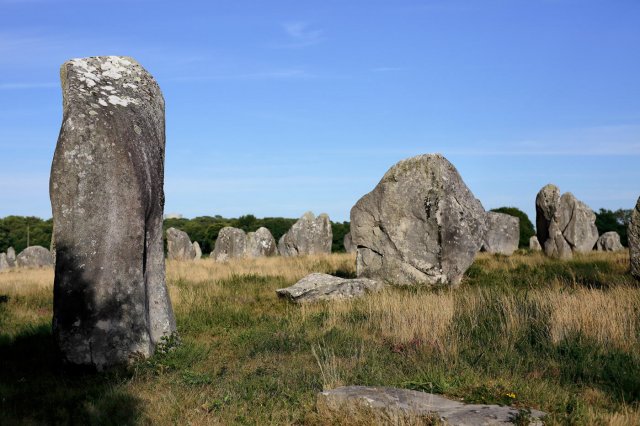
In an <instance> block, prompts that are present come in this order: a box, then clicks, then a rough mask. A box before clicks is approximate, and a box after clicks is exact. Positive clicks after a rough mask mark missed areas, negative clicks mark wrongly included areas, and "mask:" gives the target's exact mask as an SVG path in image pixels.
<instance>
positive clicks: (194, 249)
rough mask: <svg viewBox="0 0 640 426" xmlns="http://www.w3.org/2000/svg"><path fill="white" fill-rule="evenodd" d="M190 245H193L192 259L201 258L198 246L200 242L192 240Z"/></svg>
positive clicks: (200, 250)
mask: <svg viewBox="0 0 640 426" xmlns="http://www.w3.org/2000/svg"><path fill="white" fill-rule="evenodd" d="M192 246H193V251H194V252H195V254H196V255H195V257H194V259H201V258H202V249H201V248H200V244H199V243H198V242H197V241H194V242H193V244H192Z"/></svg>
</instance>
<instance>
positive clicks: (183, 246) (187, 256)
mask: <svg viewBox="0 0 640 426" xmlns="http://www.w3.org/2000/svg"><path fill="white" fill-rule="evenodd" d="M167 258H168V259H171V260H193V259H195V258H196V250H195V248H194V247H193V244H191V239H190V238H189V235H188V234H187V233H186V232H184V231H181V230H179V229H176V228H169V229H167Z"/></svg>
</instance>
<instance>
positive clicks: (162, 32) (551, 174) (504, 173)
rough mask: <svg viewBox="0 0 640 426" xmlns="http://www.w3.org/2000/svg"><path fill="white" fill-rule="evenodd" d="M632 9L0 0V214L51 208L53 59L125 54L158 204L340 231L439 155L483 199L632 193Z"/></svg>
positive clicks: (639, 78) (635, 21) (538, 1)
mask: <svg viewBox="0 0 640 426" xmlns="http://www.w3.org/2000/svg"><path fill="white" fill-rule="evenodd" d="M639 23H640V2H639V1H637V0H629V1H617V0H607V1H605V0H602V1H591V0H575V1H573V0H466V1H458V0H433V1H431V0H424V1H404V0H394V1H390V0H385V1H380V0H368V1H346V0H318V1H301V0H295V1H294V0H292V1H279V0H272V1H268V2H267V1H243V0H229V1H215V0H213V1H202V2H198V1H181V2H175V1H166V2H164V1H152V0H127V1H124V0H110V1H102V0H92V1H89V0H85V1H79V0H77V1H74V0H58V1H56V0H46V1H45V0H0V217H3V216H6V215H9V214H19V215H37V216H41V217H50V215H51V213H50V212H51V210H50V205H49V197H48V179H49V170H50V164H51V159H52V156H53V151H54V148H55V143H56V140H57V136H58V131H59V128H60V123H61V118H62V105H61V104H62V101H61V93H60V85H59V77H58V73H59V67H60V65H61V64H62V63H63V62H64V61H65V60H68V59H70V58H74V57H84V56H96V55H127V56H133V57H135V58H136V59H137V60H138V61H139V62H140V63H141V64H143V65H144V66H145V68H147V70H149V71H150V72H151V73H152V74H153V75H154V76H155V77H156V79H157V80H158V82H159V84H160V87H161V88H162V90H163V92H164V95H165V100H166V114H167V115H166V118H167V151H166V176H165V191H166V209H165V211H166V212H167V213H182V214H184V215H185V216H186V217H194V216H199V215H215V214H221V215H223V216H238V215H241V214H246V213H253V214H255V215H257V216H259V217H263V216H287V217H297V216H300V215H301V214H302V213H304V212H305V211H306V210H313V211H315V212H316V213H320V212H327V213H329V215H330V216H331V217H332V219H334V220H348V216H349V210H350V208H351V206H352V205H353V204H354V203H355V202H356V201H357V200H358V199H359V198H360V197H361V196H362V195H364V194H365V193H367V192H368V191H370V190H371V189H373V187H374V186H375V185H376V184H377V182H378V181H379V179H380V178H381V177H382V175H383V174H384V172H385V171H386V170H387V169H388V168H389V167H391V166H392V165H393V164H395V163H396V162H397V161H399V160H401V159H403V158H407V157H410V156H413V155H417V154H422V153H430V152H440V153H442V154H444V155H445V156H446V157H447V158H448V159H449V160H450V161H451V162H452V163H453V164H454V165H455V166H456V167H457V168H458V171H459V172H460V174H461V175H462V177H463V179H464V180H465V182H466V183H467V185H468V186H469V187H470V188H471V190H472V191H473V192H474V193H475V195H476V196H477V197H478V198H479V199H480V200H481V201H482V203H483V205H484V206H485V208H487V209H489V208H495V207H500V206H505V205H508V206H516V207H519V208H521V209H523V210H525V211H526V212H527V213H528V214H529V215H530V216H531V218H532V220H533V219H534V217H533V215H534V211H535V210H534V200H535V195H536V193H537V191H538V190H539V189H540V188H541V187H542V186H543V185H545V184H547V183H549V182H552V183H555V184H557V185H558V186H559V187H560V189H561V190H562V191H563V192H564V191H571V192H573V193H574V194H575V195H576V196H577V197H578V198H580V199H582V200H583V201H585V202H586V203H587V204H589V205H590V206H591V207H592V208H593V209H598V208H600V207H605V208H611V209H617V208H631V207H632V206H633V205H634V204H635V201H636V199H637V197H638V196H639V195H640V167H639V164H640V84H639V83H640V53H639V50H638V49H639V48H638V46H640V24H639Z"/></svg>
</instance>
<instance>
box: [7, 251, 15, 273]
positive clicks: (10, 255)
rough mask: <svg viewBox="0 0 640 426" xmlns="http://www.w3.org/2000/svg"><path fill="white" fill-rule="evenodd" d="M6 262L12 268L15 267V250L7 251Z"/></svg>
mask: <svg viewBox="0 0 640 426" xmlns="http://www.w3.org/2000/svg"><path fill="white" fill-rule="evenodd" d="M7 261H8V262H9V266H11V267H12V268H13V267H14V266H16V250H15V249H14V248H13V247H9V248H8V249H7Z"/></svg>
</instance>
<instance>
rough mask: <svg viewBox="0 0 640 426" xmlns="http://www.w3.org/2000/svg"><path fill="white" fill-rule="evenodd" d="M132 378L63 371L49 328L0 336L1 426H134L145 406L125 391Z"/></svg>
mask: <svg viewBox="0 0 640 426" xmlns="http://www.w3.org/2000/svg"><path fill="white" fill-rule="evenodd" d="M128 377H129V376H128V375H127V374H126V373H125V372H123V371H111V372H109V373H103V374H99V373H79V372H70V371H67V370H64V369H62V367H61V365H60V364H59V363H58V362H57V356H56V351H55V346H54V342H53V336H52V335H51V327H50V326H48V325H47V326H45V325H42V326H39V327H34V328H31V329H28V330H26V331H24V332H23V333H21V334H19V335H18V336H17V337H15V338H9V337H7V336H6V335H1V334H0V413H1V414H0V423H1V424H48V425H49V424H54V425H55V424H64V425H67V424H77V425H86V424H91V425H94V424H97V425H129V424H135V423H137V421H138V419H139V418H140V414H141V401H140V400H139V399H137V398H136V397H134V396H132V395H129V394H128V393H127V392H126V391H124V390H123V389H122V386H121V385H122V384H123V383H124V382H125V381H126V380H127V379H128Z"/></svg>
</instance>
